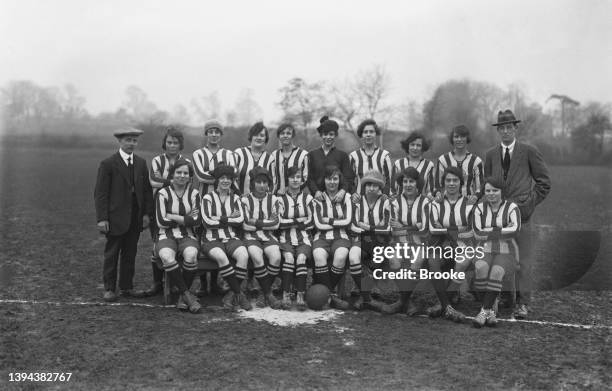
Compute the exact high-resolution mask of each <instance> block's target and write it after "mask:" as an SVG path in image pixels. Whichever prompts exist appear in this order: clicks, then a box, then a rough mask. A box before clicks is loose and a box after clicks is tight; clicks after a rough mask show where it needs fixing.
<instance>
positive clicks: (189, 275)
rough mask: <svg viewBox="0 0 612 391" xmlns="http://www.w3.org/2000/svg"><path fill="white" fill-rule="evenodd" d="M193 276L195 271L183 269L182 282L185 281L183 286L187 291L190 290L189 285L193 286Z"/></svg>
mask: <svg viewBox="0 0 612 391" xmlns="http://www.w3.org/2000/svg"><path fill="white" fill-rule="evenodd" d="M195 274H196V272H195V270H187V269H183V281H185V286H186V287H187V290H189V289H190V288H191V284H193V279H194V278H195Z"/></svg>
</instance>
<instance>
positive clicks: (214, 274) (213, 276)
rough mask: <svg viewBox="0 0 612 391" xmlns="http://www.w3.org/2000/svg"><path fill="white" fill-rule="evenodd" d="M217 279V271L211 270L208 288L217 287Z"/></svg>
mask: <svg viewBox="0 0 612 391" xmlns="http://www.w3.org/2000/svg"><path fill="white" fill-rule="evenodd" d="M218 278H219V271H218V270H212V271H211V272H210V286H211V287H215V286H217V279H218Z"/></svg>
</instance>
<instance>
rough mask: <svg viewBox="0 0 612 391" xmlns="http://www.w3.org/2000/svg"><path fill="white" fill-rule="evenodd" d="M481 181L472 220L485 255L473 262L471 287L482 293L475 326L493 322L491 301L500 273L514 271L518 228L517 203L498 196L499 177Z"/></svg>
mask: <svg viewBox="0 0 612 391" xmlns="http://www.w3.org/2000/svg"><path fill="white" fill-rule="evenodd" d="M484 183H485V187H484V198H485V199H484V201H483V202H481V203H479V204H478V205H476V206H475V208H474V219H473V227H474V237H475V238H476V240H477V243H478V245H479V246H482V247H484V254H485V256H484V257H483V258H482V259H477V260H476V262H475V263H474V266H475V268H476V280H475V282H474V288H476V289H477V290H479V291H481V292H484V297H483V301H482V309H481V310H480V312H479V313H478V315H476V317H475V318H474V321H473V324H474V326H475V327H478V328H480V327H482V326H484V325H487V326H495V325H496V324H497V318H496V317H495V310H493V304H494V302H495V299H496V298H497V296H498V295H499V293H500V292H501V289H502V280H503V278H504V276H505V275H506V274H507V273H514V272H515V269H516V265H517V264H518V245H517V243H516V240H515V237H516V235H517V234H518V232H519V231H520V229H521V213H520V211H519V208H518V206H517V205H516V204H515V203H513V202H510V201H506V200H504V199H503V198H502V191H501V189H502V186H503V183H502V181H501V179H497V178H492V177H488V178H486V179H485V181H484Z"/></svg>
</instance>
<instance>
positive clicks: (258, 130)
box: [234, 122, 274, 196]
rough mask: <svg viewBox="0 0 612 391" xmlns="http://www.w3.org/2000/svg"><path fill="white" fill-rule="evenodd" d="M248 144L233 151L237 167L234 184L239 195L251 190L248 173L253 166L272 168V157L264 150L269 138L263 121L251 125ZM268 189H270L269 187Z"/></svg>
mask: <svg viewBox="0 0 612 391" xmlns="http://www.w3.org/2000/svg"><path fill="white" fill-rule="evenodd" d="M247 138H248V140H249V143H250V145H249V146H248V147H242V148H238V149H236V150H235V151H234V159H235V162H236V168H237V173H238V175H237V178H236V186H237V188H238V192H239V194H240V195H243V196H244V195H247V194H249V193H250V192H251V188H252V186H251V176H250V175H249V173H250V172H251V170H253V169H254V168H255V167H263V168H265V169H266V170H268V171H269V172H272V170H273V167H272V165H273V161H274V158H273V156H272V154H271V153H269V152H268V151H266V145H267V144H268V140H269V139H270V135H269V132H268V128H267V127H266V126H265V125H264V123H263V122H256V123H255V124H253V126H251V128H250V129H249V133H248V137H247ZM270 185H272V184H270ZM270 190H272V189H271V188H270Z"/></svg>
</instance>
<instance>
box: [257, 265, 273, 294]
mask: <svg viewBox="0 0 612 391" xmlns="http://www.w3.org/2000/svg"><path fill="white" fill-rule="evenodd" d="M254 274H255V278H257V281H258V282H259V285H260V286H261V290H262V291H263V293H264V294H266V295H267V294H268V293H270V287H271V286H272V279H270V278H269V275H268V271H267V270H266V267H265V266H261V267H256V268H255V270H254Z"/></svg>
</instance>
